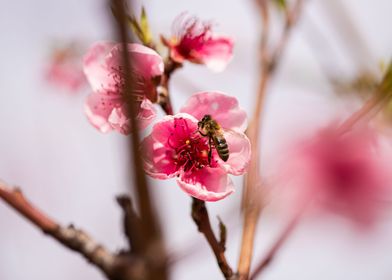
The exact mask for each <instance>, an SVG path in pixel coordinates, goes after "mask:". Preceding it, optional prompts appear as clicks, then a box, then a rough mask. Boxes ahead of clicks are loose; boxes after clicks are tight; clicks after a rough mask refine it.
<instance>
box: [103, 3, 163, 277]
mask: <svg viewBox="0 0 392 280" xmlns="http://www.w3.org/2000/svg"><path fill="white" fill-rule="evenodd" d="M110 4H111V6H112V7H113V8H114V9H115V11H116V13H115V14H116V19H117V20H116V21H115V27H116V31H117V36H118V38H119V40H120V42H121V45H122V49H123V50H124V51H122V58H121V59H122V65H123V67H124V88H123V92H125V93H130V92H132V85H133V80H134V77H133V75H132V71H131V60H130V59H132V57H130V54H129V53H128V52H127V51H126V50H127V44H128V42H129V35H128V29H127V15H126V12H125V1H124V0H111V1H110ZM129 6H130V7H132V4H130V5H129ZM136 105H137V102H136V100H135V96H133V95H132V94H130V98H129V100H128V102H127V109H128V111H129V112H130V115H131V126H132V130H133V131H132V133H131V141H130V151H131V152H132V156H131V160H132V163H133V166H132V168H133V170H134V172H133V174H132V175H133V177H132V178H131V181H133V182H134V186H135V190H136V201H137V204H138V206H139V209H140V219H141V221H142V223H141V234H140V236H141V237H142V240H141V241H142V242H141V244H140V246H141V247H142V248H143V254H144V256H145V257H146V259H147V260H148V261H149V262H148V264H149V267H148V272H149V279H154V280H159V279H162V280H164V279H167V278H168V269H167V265H166V261H167V259H166V258H167V257H166V251H165V246H164V242H163V237H162V232H161V228H160V223H159V221H158V216H157V215H156V213H155V209H154V207H153V203H152V199H151V194H150V187H149V185H148V183H147V179H146V175H145V173H144V170H143V167H142V164H140V162H141V158H142V156H141V153H140V149H139V143H140V136H139V130H138V127H139V124H138V121H137V119H136V114H137V113H136V112H137V108H136Z"/></svg>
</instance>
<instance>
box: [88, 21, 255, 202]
mask: <svg viewBox="0 0 392 280" xmlns="http://www.w3.org/2000/svg"><path fill="white" fill-rule="evenodd" d="M175 26H177V28H178V29H177V32H176V35H175V37H173V38H172V39H171V40H170V42H169V43H168V44H167V46H168V47H169V51H170V57H171V59H172V60H173V61H175V62H178V63H182V62H183V61H184V60H189V61H191V62H194V63H198V64H206V65H207V66H208V67H210V68H213V69H215V70H222V69H223V68H224V67H225V66H226V64H227V63H228V61H229V60H230V58H231V56H232V45H233V42H232V40H231V39H230V38H228V37H215V36H213V35H212V33H211V25H210V24H207V23H200V22H199V20H198V19H196V18H188V17H187V16H186V15H185V14H183V15H181V16H180V17H179V18H178V19H177V20H176V22H175ZM123 51H126V52H128V54H129V57H130V59H131V61H130V65H131V68H132V69H131V72H132V73H131V74H132V75H133V80H132V81H133V85H132V92H124V74H125V73H124V65H123V64H122V60H121V58H122V57H123V53H122V52H123ZM84 72H85V74H86V76H87V79H88V81H89V83H90V85H91V87H92V89H93V93H92V94H91V95H90V96H89V97H88V99H87V102H86V107H85V111H86V114H87V117H88V119H89V121H90V122H91V123H92V124H93V125H94V126H95V127H96V128H97V129H99V130H100V131H101V132H108V131H111V130H116V131H119V132H121V133H123V134H128V133H130V132H131V131H132V128H131V127H130V114H129V112H128V111H127V110H128V106H127V102H129V100H136V102H137V103H138V104H137V108H138V112H137V119H138V121H139V123H140V128H142V129H143V128H145V127H146V126H148V125H149V124H150V123H151V122H152V121H153V119H154V118H155V116H156V111H155V108H154V105H153V103H156V102H157V99H158V96H157V87H158V86H159V81H160V80H161V76H162V75H163V74H164V63H163V60H162V58H161V56H160V55H159V54H158V53H157V52H155V51H154V50H152V49H150V48H147V47H145V46H143V45H140V44H128V46H127V49H126V50H124V49H123V48H122V47H121V45H120V44H114V43H109V42H100V43H97V44H95V45H93V46H92V47H91V48H90V49H89V51H88V53H87V55H86V56H85V58H84ZM130 98H132V99H130ZM205 115H210V116H211V117H212V118H213V120H214V121H216V122H217V124H218V131H217V133H219V137H221V138H222V139H224V140H222V141H225V142H227V146H228V149H229V158H228V159H226V158H225V161H223V160H222V159H221V158H220V156H219V153H218V152H217V150H216V149H217V147H215V145H213V144H212V142H211V141H212V138H211V137H212V136H211V135H208V136H206V135H203V134H202V133H200V131H199V127H198V123H199V121H200V120H201V119H202V118H203V117H204V116H205ZM245 128H246V114H245V112H244V111H243V110H242V109H240V108H239V106H238V102H237V100H236V99H235V98H233V97H230V96H227V95H225V94H223V93H220V92H201V93H197V94H194V95H193V96H192V97H191V98H190V100H189V101H188V103H187V104H186V105H185V106H183V107H182V109H181V111H180V113H179V114H177V115H174V116H166V117H164V118H163V119H162V120H160V121H158V122H157V123H156V124H155V125H154V127H153V129H152V132H151V134H150V135H149V136H147V137H146V138H145V139H144V140H143V143H142V146H143V151H144V157H143V159H144V165H145V170H146V172H147V174H149V175H151V176H152V177H154V178H157V179H168V178H173V177H178V180H177V182H178V184H179V186H180V187H181V188H182V189H183V190H184V191H185V192H187V193H188V194H190V195H192V196H194V197H196V198H198V199H202V200H206V201H216V200H219V199H222V198H224V197H226V196H227V195H229V194H230V193H232V192H233V191H234V187H233V183H232V181H231V179H230V178H229V176H228V174H233V175H241V174H243V173H244V172H245V169H246V167H247V165H248V162H249V160H250V142H249V140H248V138H247V137H246V136H245V134H244V133H243V132H244V130H245ZM226 152H227V151H226Z"/></svg>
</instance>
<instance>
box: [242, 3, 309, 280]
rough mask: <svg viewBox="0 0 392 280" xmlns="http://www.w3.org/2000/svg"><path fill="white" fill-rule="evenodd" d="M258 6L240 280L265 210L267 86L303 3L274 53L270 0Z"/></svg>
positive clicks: (294, 11) (289, 18) (245, 275)
mask: <svg viewBox="0 0 392 280" xmlns="http://www.w3.org/2000/svg"><path fill="white" fill-rule="evenodd" d="M256 4H257V5H258V7H259V11H260V17H261V21H262V24H263V30H262V34H261V41H260V71H261V73H260V74H261V76H260V82H259V88H258V94H257V97H256V105H255V110H254V114H253V118H252V120H251V122H250V125H249V128H248V131H247V134H248V137H249V139H250V142H251V145H252V157H251V162H250V166H249V169H248V174H247V175H246V176H245V188H244V194H243V210H244V226H243V233H242V241H241V252H240V259H239V262H238V273H239V276H240V279H242V280H245V279H248V276H249V271H250V265H251V260H252V255H253V247H254V237H255V233H256V228H257V222H258V219H259V216H260V211H261V209H262V200H261V198H260V197H261V192H262V179H261V175H260V144H259V139H260V135H259V131H260V130H261V120H262V111H263V108H264V103H265V96H266V91H267V86H268V84H269V82H270V80H271V77H272V76H273V75H274V73H275V71H276V69H277V66H278V64H279V62H280V61H281V57H282V54H283V52H284V50H285V48H286V46H287V42H288V39H289V37H290V34H291V30H292V28H293V27H294V26H295V24H296V23H297V20H298V17H299V14H300V11H301V9H302V6H303V0H297V1H296V2H295V3H294V6H293V8H292V9H290V10H288V11H287V13H286V23H285V27H284V30H283V33H282V36H281V38H280V40H279V41H278V44H277V46H276V48H275V49H274V51H271V50H270V49H269V48H268V40H269V37H270V36H269V13H268V2H267V0H256Z"/></svg>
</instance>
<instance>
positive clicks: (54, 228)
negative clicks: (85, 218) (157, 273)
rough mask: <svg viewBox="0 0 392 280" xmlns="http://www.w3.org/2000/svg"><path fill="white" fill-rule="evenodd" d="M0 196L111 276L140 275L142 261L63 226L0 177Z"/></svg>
mask: <svg viewBox="0 0 392 280" xmlns="http://www.w3.org/2000/svg"><path fill="white" fill-rule="evenodd" d="M0 198H1V199H2V200H3V201H5V202H6V203H7V204H8V205H9V206H11V207H12V208H13V209H14V210H16V211H17V212H19V213H20V214H21V215H22V216H23V217H25V218H26V219H27V220H29V221H30V222H31V223H33V224H34V225H35V226H36V227H37V228H39V229H41V230H42V231H43V232H44V233H45V234H47V235H49V236H51V237H52V238H54V239H55V240H57V241H58V242H60V243H61V244H63V245H64V246H65V247H67V248H68V249H71V250H73V251H75V252H78V253H79V254H80V255H82V256H83V257H84V258H85V259H86V260H87V261H88V262H90V263H91V264H93V265H94V266H96V267H97V268H99V269H100V270H101V271H102V272H103V273H104V274H105V275H106V276H107V277H108V278H109V279H113V280H120V279H121V280H129V279H141V275H142V274H143V273H144V272H143V268H142V267H143V265H142V264H141V263H138V261H137V260H136V259H132V258H131V257H130V256H125V255H115V254H112V253H111V252H109V251H108V250H107V249H106V248H105V247H103V246H102V245H101V244H99V243H97V242H96V241H95V240H94V239H92V238H91V236H89V235H88V234H87V233H86V232H84V231H83V230H81V229H77V228H75V227H74V226H73V225H70V226H68V227H63V226H61V225H60V224H59V223H57V222H56V221H54V220H53V219H52V218H50V217H49V216H48V215H47V214H45V213H44V212H42V211H41V210H39V209H38V208H37V207H36V206H35V205H33V204H32V203H31V202H29V201H28V200H27V199H26V198H25V196H24V195H23V193H22V192H21V190H20V189H19V188H12V187H10V186H8V185H6V184H5V183H3V182H1V181H0Z"/></svg>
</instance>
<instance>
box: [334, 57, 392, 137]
mask: <svg viewBox="0 0 392 280" xmlns="http://www.w3.org/2000/svg"><path fill="white" fill-rule="evenodd" d="M391 98H392V61H391V62H390V63H389V65H388V69H387V70H386V72H385V74H384V76H383V78H382V80H381V82H380V84H379V85H378V87H377V88H376V91H375V92H374V93H373V95H372V97H371V98H370V99H369V100H368V101H367V102H366V103H365V104H364V105H363V106H362V107H361V108H360V109H359V110H358V111H356V112H354V113H353V114H352V115H351V116H350V117H349V118H348V119H347V120H346V121H344V122H343V123H342V124H341V126H340V127H339V130H340V133H342V134H343V133H346V132H348V131H350V130H351V129H352V128H353V127H354V125H356V124H358V123H359V122H360V121H365V120H366V119H370V118H372V117H374V116H375V115H377V113H378V112H380V110H382V109H383V108H384V107H385V105H386V104H387V103H388V102H389V101H390V100H391Z"/></svg>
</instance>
